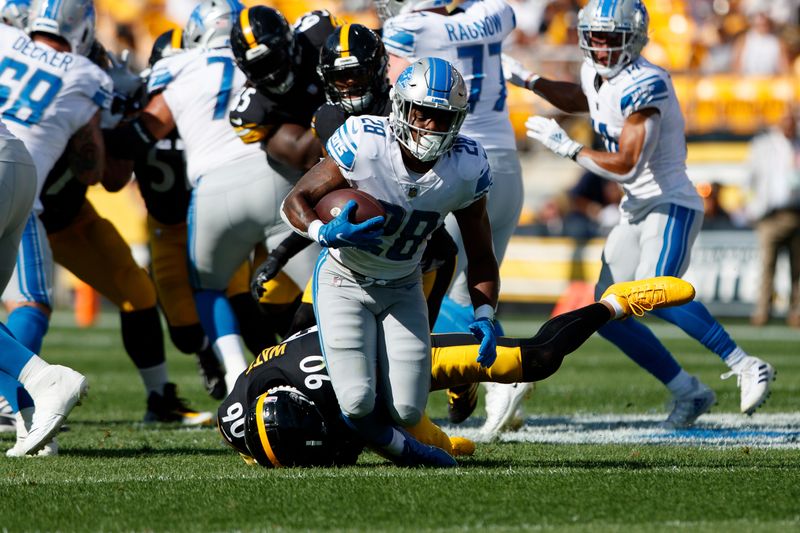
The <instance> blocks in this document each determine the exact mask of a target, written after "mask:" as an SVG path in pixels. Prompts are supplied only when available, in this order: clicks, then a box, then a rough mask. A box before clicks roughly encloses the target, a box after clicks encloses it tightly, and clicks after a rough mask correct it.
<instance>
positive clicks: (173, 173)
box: [134, 30, 274, 400]
mask: <svg viewBox="0 0 800 533" xmlns="http://www.w3.org/2000/svg"><path fill="white" fill-rule="evenodd" d="M181 38H182V34H181V32H180V31H178V30H169V31H167V32H165V33H163V34H162V35H160V36H159V37H158V38H157V39H156V41H155V43H154V44H153V50H152V52H151V55H150V59H149V61H148V68H147V69H146V70H145V72H144V73H143V78H144V79H145V80H147V79H148V78H149V74H150V72H151V70H152V67H153V65H155V63H156V62H158V61H159V60H160V59H162V58H163V57H169V56H172V55H175V54H177V53H180V52H181V51H182V44H181ZM134 172H135V174H136V180H137V182H138V184H139V190H140V192H141V194H142V198H143V199H144V203H145V206H146V208H147V230H148V235H149V243H150V257H151V272H152V276H153V281H154V282H155V286H156V291H157V293H158V300H159V304H160V306H161V309H162V310H163V311H164V316H165V317H166V319H167V326H168V329H169V334H170V338H171V339H172V342H173V344H174V345H175V346H176V347H177V348H178V349H179V350H180V351H181V352H183V353H186V354H192V353H194V354H197V359H198V363H199V365H200V369H201V374H202V375H203V380H204V384H205V387H206V390H207V391H208V392H209V394H210V395H211V396H212V397H214V398H216V399H218V400H221V399H222V398H224V397H225V379H224V371H223V370H222V369H221V368H220V364H219V362H218V361H217V358H216V355H215V354H214V350H213V349H212V348H211V344H210V343H209V341H208V338H207V337H206V334H205V332H204V331H203V327H202V326H201V325H200V319H199V317H198V316H197V310H196V308H195V303H194V297H193V295H192V289H191V285H190V283H189V269H188V265H187V262H186V249H187V248H186V242H187V224H186V218H187V213H188V211H189V202H190V199H191V187H190V186H189V182H188V179H187V177H186V162H185V159H184V147H183V140H182V139H181V138H180V137H179V136H178V132H177V130H172V131H171V132H170V133H169V134H167V136H166V137H165V138H164V139H161V140H160V141H159V142H158V143H156V145H155V146H153V147H152V148H151V149H150V151H149V152H148V153H147V156H146V157H143V158H140V159H138V160H136V162H135V164H134ZM249 277H250V264H249V262H245V263H243V264H242V266H241V267H240V268H239V269H238V270H237V271H236V273H235V274H234V276H233V278H232V279H231V282H230V283H229V285H228V289H227V291H226V294H227V296H228V300H229V301H230V304H231V307H232V308H233V311H234V313H235V314H236V318H237V319H238V321H239V325H240V327H241V332H242V338H243V341H244V343H245V345H246V346H247V347H248V348H249V349H250V350H251V351H252V352H253V354H254V355H255V354H256V353H258V351H259V350H260V348H261V347H263V346H265V345H267V344H270V343H271V342H270V340H268V339H269V338H270V337H269V334H270V333H271V331H270V329H269V327H267V326H268V324H265V323H264V321H263V320H261V316H260V313H259V312H258V309H257V308H256V307H255V305H254V304H253V302H252V300H251V298H250V296H249V285H248V284H249ZM272 342H274V335H273V337H272Z"/></svg>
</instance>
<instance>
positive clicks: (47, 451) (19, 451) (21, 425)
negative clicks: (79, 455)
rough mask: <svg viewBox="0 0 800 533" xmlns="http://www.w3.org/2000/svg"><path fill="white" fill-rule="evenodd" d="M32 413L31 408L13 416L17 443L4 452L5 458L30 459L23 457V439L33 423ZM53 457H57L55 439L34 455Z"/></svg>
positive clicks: (56, 442)
mask: <svg viewBox="0 0 800 533" xmlns="http://www.w3.org/2000/svg"><path fill="white" fill-rule="evenodd" d="M33 412H34V408H33V407H27V408H25V409H21V410H20V411H18V412H17V414H16V416H15V425H16V432H17V441H16V442H15V443H14V446H12V447H11V448H9V449H8V450H6V457H31V456H30V455H25V439H26V438H27V437H28V430H29V429H30V426H31V423H32V421H33ZM62 427H63V426H62ZM54 455H58V441H57V440H56V438H55V437H53V438H52V439H51V440H50V441H49V442H48V443H46V444H45V445H44V446H43V447H42V449H41V450H39V452H38V453H36V456H37V457H52V456H54Z"/></svg>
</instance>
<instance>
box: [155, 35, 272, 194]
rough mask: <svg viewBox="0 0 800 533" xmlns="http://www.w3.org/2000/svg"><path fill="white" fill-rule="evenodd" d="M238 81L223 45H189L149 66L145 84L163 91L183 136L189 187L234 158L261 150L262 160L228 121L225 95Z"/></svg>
mask: <svg viewBox="0 0 800 533" xmlns="http://www.w3.org/2000/svg"><path fill="white" fill-rule="evenodd" d="M244 83H245V75H244V73H243V72H242V71H241V70H239V67H237V66H236V62H235V61H234V58H233V52H231V49H230V48H228V47H225V48H214V49H210V50H208V49H204V48H194V49H192V50H188V51H186V52H183V53H180V54H177V55H174V56H170V57H165V58H164V59H162V60H160V61H159V62H157V63H156V64H155V65H154V66H153V72H152V74H151V75H150V79H149V81H148V84H147V90H148V93H151V94H152V93H154V92H157V91H163V95H164V100H166V102H167V105H168V106H169V109H170V112H171V113H172V117H173V119H174V120H175V124H176V125H177V127H178V133H179V134H180V137H181V139H183V142H184V146H185V149H186V164H187V169H186V171H187V176H188V178H189V182H190V183H191V185H192V186H193V187H194V186H196V185H197V181H198V180H199V179H200V177H201V176H203V175H205V174H207V173H208V172H210V171H212V170H216V169H218V168H222V167H224V166H226V165H229V164H230V163H232V162H234V161H236V160H239V159H245V158H249V157H256V156H262V157H265V161H266V156H264V153H263V152H262V151H261V148H260V147H259V145H258V144H245V143H243V142H242V141H240V140H239V137H238V136H237V135H236V133H235V132H234V131H233V129H232V128H231V127H230V124H229V123H228V107H229V105H230V103H231V98H232V96H233V95H234V94H236V93H237V92H238V91H239V90H240V89H241V88H242V87H243V86H244Z"/></svg>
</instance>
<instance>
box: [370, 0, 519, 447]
mask: <svg viewBox="0 0 800 533" xmlns="http://www.w3.org/2000/svg"><path fill="white" fill-rule="evenodd" d="M375 5H376V7H377V9H378V14H379V15H380V16H381V17H382V18H383V19H384V25H383V41H384V43H385V44H386V49H387V50H388V52H389V79H390V80H394V79H396V77H397V75H398V74H399V73H400V71H401V70H402V69H403V68H405V66H406V65H408V64H409V62H411V61H414V60H415V59H417V58H419V57H425V56H435V57H441V58H443V59H446V60H447V61H449V62H450V63H452V64H453V65H454V66H455V67H456V69H457V70H458V71H459V72H460V73H461V74H462V75H463V76H464V80H465V82H466V83H467V89H468V91H469V112H468V114H467V118H466V119H465V120H464V125H463V126H462V132H463V133H464V134H465V135H467V136H469V137H471V138H473V139H475V140H476V141H478V142H479V143H481V145H482V146H483V147H484V148H485V149H486V154H487V156H488V157H489V164H490V166H491V168H492V179H493V180H494V186H493V187H492V190H491V191H490V192H489V195H488V197H487V207H486V209H487V211H488V213H489V221H490V222H491V225H492V243H493V245H494V253H495V256H496V257H497V262H498V264H502V262H503V257H504V256H505V252H506V248H507V247H508V242H509V240H510V239H511V235H512V233H513V232H514V229H515V228H516V227H517V223H518V221H519V215H520V212H521V211H522V203H523V198H524V194H523V184H522V168H521V166H520V163H519V157H518V156H517V146H516V139H515V137H514V130H513V128H512V126H511V121H510V119H509V112H508V105H506V91H507V90H506V81H505V78H504V76H503V67H502V62H501V49H502V46H503V41H504V40H505V38H506V37H507V36H508V35H509V34H510V33H511V31H512V30H513V29H514V28H515V26H516V20H515V17H514V11H513V9H512V8H511V6H510V5H509V4H508V2H506V1H505V0H482V1H466V2H455V1H453V0H404V1H398V0H375ZM446 225H447V230H448V231H449V232H450V234H451V235H453V236H454V238H455V239H456V242H458V243H459V247H460V251H459V256H458V266H459V269H460V270H461V272H460V273H459V274H458V275H457V276H456V280H455V282H454V283H453V287H452V288H451V289H450V291H449V293H448V297H447V298H445V300H444V302H443V305H442V312H441V316H440V319H439V321H438V324H437V327H436V328H435V331H437V332H442V333H444V332H451V331H467V326H468V325H469V323H470V321H471V320H472V319H473V316H472V308H471V307H470V299H469V293H468V291H467V284H466V277H465V276H464V273H463V268H464V266H465V265H466V259H465V256H464V249H463V246H461V245H460V244H461V242H460V239H461V236H460V234H459V230H458V225H457V224H456V223H455V220H454V219H453V218H452V217H448V218H447V221H446ZM531 387H532V386H531V385H527V384H520V385H518V386H515V385H502V386H501V385H496V386H495V385H493V386H491V387H490V386H487V388H486V391H487V393H486V394H487V396H486V410H487V416H486V423H485V424H484V426H483V428H482V431H483V432H484V433H486V434H487V435H490V436H494V435H496V434H497V433H498V432H499V431H500V430H501V429H503V427H504V426H505V425H506V424H507V423H508V422H509V420H510V419H511V418H512V416H513V415H514V413H515V412H516V411H517V408H518V406H519V405H520V403H521V401H522V399H523V397H524V396H525V395H526V394H527V393H528V391H529V390H530V389H531ZM476 402H477V387H476V386H474V385H473V386H472V387H466V388H462V389H456V390H454V391H448V403H449V406H448V408H449V415H450V418H451V420H453V421H460V420H464V419H465V418H467V417H468V416H469V414H470V413H471V412H472V411H473V409H474V408H475V405H476Z"/></svg>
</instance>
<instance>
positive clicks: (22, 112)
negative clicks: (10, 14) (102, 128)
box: [0, 25, 113, 212]
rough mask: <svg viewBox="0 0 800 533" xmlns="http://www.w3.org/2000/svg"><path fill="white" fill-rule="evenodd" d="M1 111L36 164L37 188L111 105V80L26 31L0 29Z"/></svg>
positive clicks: (88, 63)
mask: <svg viewBox="0 0 800 533" xmlns="http://www.w3.org/2000/svg"><path fill="white" fill-rule="evenodd" d="M0 51H1V52H0V113H2V117H3V122H4V123H5V124H6V126H7V127H8V129H9V131H10V132H11V133H13V134H14V135H15V136H16V137H17V138H18V139H20V140H21V141H22V142H23V143H24V144H25V147H26V148H27V149H28V152H30V153H31V156H33V159H34V161H35V163H36V176H37V181H38V188H37V194H36V204H35V206H34V209H35V210H36V212H41V209H42V206H41V202H40V201H39V193H41V191H42V186H43V185H44V182H45V178H47V174H48V173H49V172H50V170H51V169H52V168H53V166H54V165H55V163H56V161H57V160H58V158H59V157H61V154H62V153H63V152H64V149H65V148H66V147H67V143H68V142H69V139H70V138H71V137H72V135H73V134H74V133H75V132H76V131H78V129H80V128H81V127H83V126H84V125H86V124H87V123H88V122H89V121H90V120H91V118H92V117H93V116H94V114H95V113H96V112H97V111H98V109H101V108H107V107H109V106H110V105H111V94H112V90H113V87H112V82H111V78H109V77H108V75H107V74H106V73H105V72H103V71H102V70H100V68H99V67H98V66H96V65H95V64H94V63H92V62H91V61H89V60H88V59H87V58H85V57H84V56H81V55H78V54H72V53H69V52H57V51H56V50H54V49H52V48H50V47H49V46H47V45H44V44H41V43H35V42H33V41H32V40H31V38H30V37H28V36H27V35H26V34H25V33H23V32H22V31H20V30H18V29H16V28H12V27H10V26H5V25H0Z"/></svg>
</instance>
